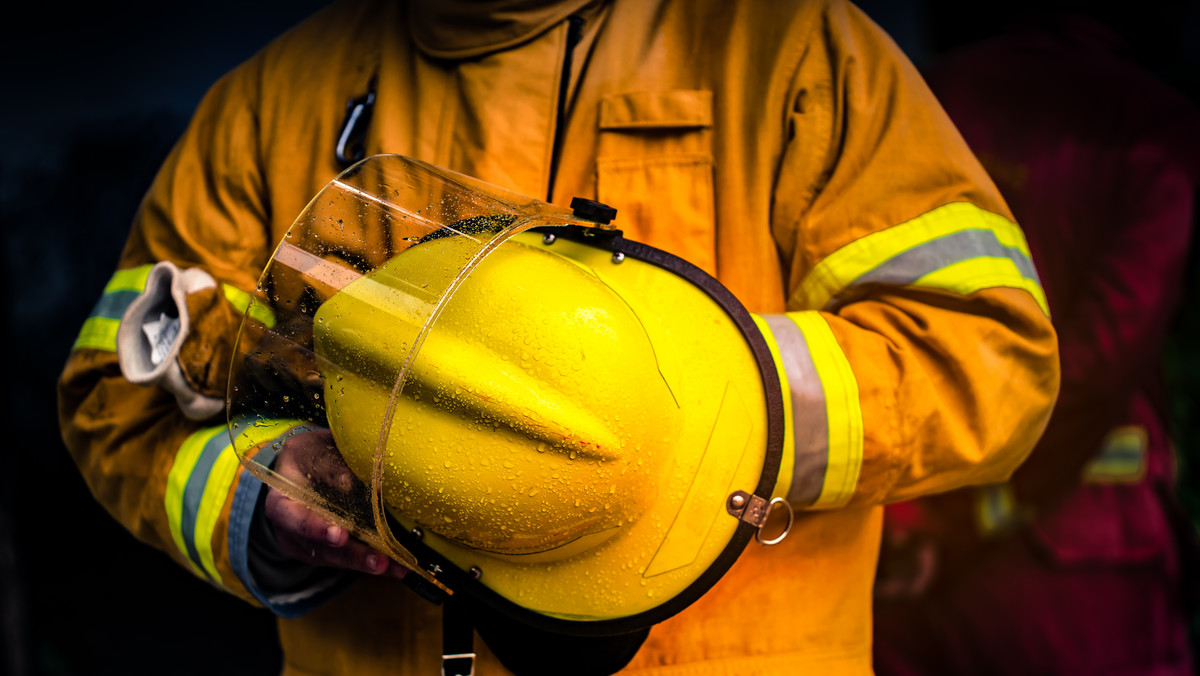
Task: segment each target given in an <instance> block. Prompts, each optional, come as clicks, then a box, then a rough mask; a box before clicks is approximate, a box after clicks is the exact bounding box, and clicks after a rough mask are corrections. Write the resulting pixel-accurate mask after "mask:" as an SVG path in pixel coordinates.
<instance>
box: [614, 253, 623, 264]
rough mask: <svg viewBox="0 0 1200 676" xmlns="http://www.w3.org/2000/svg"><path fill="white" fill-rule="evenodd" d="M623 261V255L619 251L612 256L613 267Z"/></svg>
mask: <svg viewBox="0 0 1200 676" xmlns="http://www.w3.org/2000/svg"><path fill="white" fill-rule="evenodd" d="M624 260H625V254H623V253H621V252H620V251H618V252H616V253H615V254H613V265H619V264H620V263H621V262H622V261H624Z"/></svg>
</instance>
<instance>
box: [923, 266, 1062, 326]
mask: <svg viewBox="0 0 1200 676" xmlns="http://www.w3.org/2000/svg"><path fill="white" fill-rule="evenodd" d="M916 284H917V286H922V287H926V288H931V289H944V290H946V291H952V292H954V293H957V294H959V295H962V296H966V295H969V294H972V293H975V292H976V291H981V290H983V289H992V288H995V287H998V286H1004V287H1011V288H1017V289H1024V290H1025V291H1027V292H1029V295H1031V296H1033V299H1034V300H1035V301H1037V304H1038V307H1040V308H1042V312H1044V313H1046V315H1047V316H1049V315H1050V305H1049V304H1048V303H1047V302H1046V292H1045V291H1043V290H1042V286H1041V284H1038V283H1037V282H1036V281H1035V280H1032V279H1029V278H1027V277H1022V276H1021V272H1020V271H1019V270H1018V269H1017V266H1016V265H1014V264H1013V262H1012V261H1011V260H1009V259H1007V258H972V259H969V260H965V261H960V262H958V263H953V264H951V265H947V266H946V267H944V268H942V269H941V270H937V271H934V272H931V273H929V274H928V275H925V276H924V277H922V278H920V279H918V280H917V282H916Z"/></svg>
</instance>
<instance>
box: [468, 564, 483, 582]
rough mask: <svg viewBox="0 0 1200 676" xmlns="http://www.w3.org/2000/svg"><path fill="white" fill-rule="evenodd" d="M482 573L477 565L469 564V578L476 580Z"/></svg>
mask: <svg viewBox="0 0 1200 676" xmlns="http://www.w3.org/2000/svg"><path fill="white" fill-rule="evenodd" d="M482 575H483V571H482V570H479V566H471V579H472V580H478V579H479V578H480V576H482Z"/></svg>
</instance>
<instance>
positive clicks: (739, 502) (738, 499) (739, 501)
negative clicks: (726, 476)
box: [729, 493, 746, 509]
mask: <svg viewBox="0 0 1200 676" xmlns="http://www.w3.org/2000/svg"><path fill="white" fill-rule="evenodd" d="M729 506H730V507H732V508H734V509H741V508H743V507H745V506H746V496H744V495H742V494H740V493H735V494H733V495H731V496H729Z"/></svg>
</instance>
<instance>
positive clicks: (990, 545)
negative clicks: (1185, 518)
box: [875, 14, 1200, 676]
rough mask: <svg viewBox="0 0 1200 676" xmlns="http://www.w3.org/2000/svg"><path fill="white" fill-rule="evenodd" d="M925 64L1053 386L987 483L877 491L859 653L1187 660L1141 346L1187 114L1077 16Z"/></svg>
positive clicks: (1026, 666)
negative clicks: (870, 586) (1033, 305)
mask: <svg viewBox="0 0 1200 676" xmlns="http://www.w3.org/2000/svg"><path fill="white" fill-rule="evenodd" d="M926 76H927V79H928V81H929V83H930V85H931V87H932V89H933V90H934V92H935V93H936V94H937V95H938V97H939V98H940V100H941V101H942V103H943V105H944V106H945V108H946V110H947V112H948V113H949V114H950V117H951V119H952V120H954V121H955V123H956V124H957V125H958V127H959V129H960V131H961V132H962V134H963V135H964V137H965V138H966V140H967V142H968V144H969V145H970V146H971V148H972V150H973V151H974V152H975V153H976V154H977V156H978V157H979V158H980V160H981V161H982V162H983V164H984V166H985V167H986V168H987V169H988V171H989V173H990V174H991V175H992V177H993V179H994V180H995V181H996V183H997V185H998V187H999V188H1000V190H1001V192H1002V194H1003V195H1004V197H1005V199H1006V200H1007V201H1008V203H1009V205H1010V206H1011V208H1012V210H1013V213H1014V214H1015V215H1016V217H1017V220H1018V221H1019V222H1020V223H1021V224H1022V226H1023V227H1024V228H1025V232H1026V235H1027V237H1028V238H1029V245H1030V249H1031V251H1032V254H1033V259H1034V262H1035V264H1036V266H1037V269H1038V271H1039V272H1040V273H1041V274H1042V280H1043V283H1044V285H1045V289H1046V294H1047V298H1048V302H1049V305H1050V309H1051V316H1052V320H1053V321H1054V323H1055V325H1056V328H1057V330H1058V332H1059V341H1060V359H1061V365H1062V390H1061V394H1060V396H1059V399H1058V403H1057V405H1056V408H1055V410H1054V413H1053V416H1052V418H1051V421H1050V423H1049V426H1048V428H1047V430H1046V433H1045V435H1044V436H1043V438H1042V440H1041V441H1040V442H1039V444H1038V446H1037V447H1036V448H1035V450H1034V452H1033V454H1032V455H1031V456H1030V458H1029V459H1028V460H1027V461H1026V463H1025V464H1024V465H1022V466H1021V467H1020V468H1019V469H1018V470H1017V472H1016V473H1015V474H1014V476H1013V478H1012V480H1011V481H1010V482H1009V483H1007V484H1003V485H997V486H992V487H989V488H987V489H985V490H982V491H971V492H957V493H953V494H948V495H946V496H938V497H936V498H933V499H926V500H923V501H918V502H914V503H905V504H902V505H897V506H893V507H892V508H891V509H890V511H889V514H888V529H887V534H886V536H885V541H886V543H887V544H886V545H885V554H884V557H883V561H882V562H881V568H880V573H879V580H878V584H877V597H878V601H877V604H876V620H875V622H876V627H875V630H876V634H875V636H876V645H875V662H876V670H877V672H878V673H879V674H881V675H883V676H890V675H895V674H929V673H952V674H959V673H973V674H993V673H994V674H1031V673H1038V674H1067V673H1071V674H1074V673H1087V674H1117V673H1119V674H1190V673H1192V657H1191V656H1190V655H1189V649H1188V644H1187V621H1186V615H1185V612H1186V610H1185V604H1186V602H1185V597H1186V595H1185V593H1184V588H1183V584H1184V582H1183V580H1182V578H1183V576H1184V574H1185V573H1186V572H1187V571H1185V570H1184V569H1183V565H1182V564H1181V557H1182V552H1181V549H1182V548H1185V547H1187V546H1189V543H1188V542H1187V538H1181V537H1179V536H1180V535H1189V536H1194V533H1191V532H1187V531H1190V530H1191V529H1179V528H1177V527H1176V528H1174V529H1173V528H1172V525H1171V524H1172V521H1173V514H1172V511H1171V510H1172V503H1173V501H1174V500H1173V496H1172V495H1171V491H1172V487H1173V472H1174V468H1173V459H1172V448H1171V441H1170V439H1169V436H1168V430H1167V428H1166V424H1165V419H1166V405H1165V397H1164V394H1163V388H1162V382H1161V380H1162V379H1161V373H1160V370H1161V369H1160V360H1161V349H1162V343H1163V340H1164V334H1165V332H1166V330H1167V328H1168V327H1169V325H1170V322H1171V320H1172V318H1173V317H1174V316H1175V314H1176V313H1177V312H1178V311H1179V309H1180V308H1179V296H1180V288H1181V279H1182V273H1183V268H1184V265H1185V260H1186V256H1187V251H1188V245H1189V239H1190V237H1191V236H1192V232H1191V230H1192V224H1193V222H1194V218H1195V204H1194V199H1195V190H1196V188H1197V185H1200V165H1198V163H1200V133H1198V130H1200V114H1198V113H1197V111H1196V110H1195V109H1194V108H1192V107H1191V106H1190V105H1189V104H1188V102H1187V101H1186V100H1185V99H1184V98H1183V97H1182V96H1180V95H1178V94H1177V93H1175V92H1174V91H1172V90H1171V89H1169V88H1168V87H1167V86H1166V85H1164V84H1163V83H1161V82H1160V81H1158V80H1157V79H1156V78H1155V77H1154V76H1152V75H1151V74H1150V73H1149V72H1148V71H1147V70H1144V69H1143V68H1142V67H1140V66H1138V65H1137V64H1136V63H1135V62H1134V61H1133V60H1132V58H1131V55H1130V47H1129V46H1128V45H1127V44H1125V43H1124V42H1123V41H1122V40H1121V38H1119V37H1118V35H1117V34H1116V33H1115V32H1114V31H1112V30H1110V29H1109V28H1107V27H1106V26H1105V24H1103V23H1102V22H1100V21H1098V20H1096V19H1093V18H1089V17H1086V16H1083V15H1065V14H1060V15H1053V16H1048V17H1045V18H1042V19H1038V20H1036V21H1030V22H1027V23H1024V24H1021V25H1019V26H1017V27H1015V28H1014V30H1012V31H1010V32H1008V33H1007V34H1005V35H1002V36H1000V37H997V38H993V39H991V40H988V41H984V42H981V43H978V44H976V45H973V46H970V47H967V48H963V49H960V50H958V51H957V52H954V53H952V54H950V55H949V56H947V57H945V58H943V59H942V60H941V61H940V62H937V63H935V64H934V67H933V68H931V69H930V70H929V72H927V73H926ZM972 522H973V523H972ZM1176 523H1178V521H1176Z"/></svg>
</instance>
